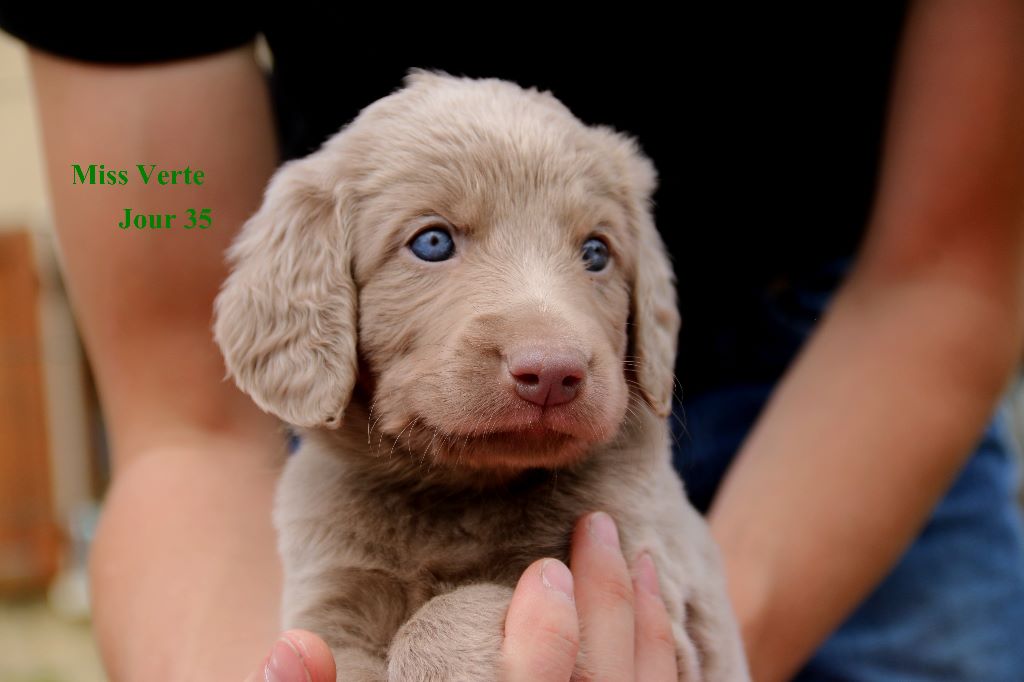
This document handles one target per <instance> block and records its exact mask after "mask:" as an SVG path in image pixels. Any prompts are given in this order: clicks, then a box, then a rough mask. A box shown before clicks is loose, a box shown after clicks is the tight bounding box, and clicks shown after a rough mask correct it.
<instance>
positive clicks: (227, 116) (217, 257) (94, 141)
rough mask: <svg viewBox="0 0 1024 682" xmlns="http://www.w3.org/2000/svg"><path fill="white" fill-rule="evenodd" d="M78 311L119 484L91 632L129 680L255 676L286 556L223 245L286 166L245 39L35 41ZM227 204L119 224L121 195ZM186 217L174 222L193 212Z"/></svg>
mask: <svg viewBox="0 0 1024 682" xmlns="http://www.w3.org/2000/svg"><path fill="white" fill-rule="evenodd" d="M30 65H31V68H32V75H33V80H34V84H35V89H36V98H37V103H38V108H39V115H40V119H41V122H42V131H43V140H44V146H45V152H46V159H47V165H48V171H49V178H50V189H51V195H52V199H53V205H54V218H55V222H56V225H57V233H58V237H59V244H60V252H61V260H62V265H63V269H64V273H65V278H66V282H67V286H68V289H69V293H70V296H71V299H72V302H73V304H74V307H75V313H76V316H77V320H78V323H79V327H80V329H81V332H82V335H83V339H84V342H85V345H86V349H87V351H88V354H89V358H90V361H91V363H92V367H93V371H94V373H95V376H96V381H97V385H98V388H99V393H100V397H101V401H102V406H103V410H104V417H105V422H106V424H107V427H108V435H109V439H110V444H111V451H112V456H113V470H114V476H113V483H112V485H111V488H110V490H109V492H108V494H107V497H106V500H105V503H104V511H103V517H102V520H101V523H100V527H99V529H98V534H97V538H96V542H95V544H94V546H93V548H92V556H91V561H90V563H91V566H90V568H91V581H92V597H93V617H94V628H95V632H96V636H97V639H98V641H99V645H100V650H101V654H102V656H103V660H104V662H105V665H106V667H107V670H108V672H109V674H110V677H111V679H112V680H114V681H115V682H117V681H120V680H129V681H131V680H147V681H149V680H153V681H162V680H189V681H202V680H207V679H208V680H218V681H220V680H229V679H242V678H243V676H244V675H245V673H246V672H248V670H249V668H250V667H251V666H252V665H253V662H254V661H257V660H259V658H260V656H261V655H263V653H264V651H265V650H267V649H269V647H270V644H271V642H272V641H273V639H274V636H275V633H276V628H277V619H278V613H277V611H278V591H279V584H280V575H279V573H280V569H279V566H278V562H277V558H276V554H275V551H274V539H273V531H272V528H271V524H270V507H271V496H272V491H273V483H274V480H275V479H276V467H277V466H278V465H279V464H280V461H281V458H282V455H283V443H282V439H281V437H280V435H279V434H278V433H277V427H276V421H275V420H273V419H272V418H270V417H268V416H267V415H264V414H263V413H261V412H260V411H259V410H258V409H257V408H256V407H255V406H253V404H252V402H251V400H249V398H248V397H246V396H244V395H243V394H241V393H240V392H239V391H238V390H237V389H235V387H234V386H233V384H231V383H230V382H225V381H223V380H222V379H223V376H224V369H223V365H222V362H221V359H220V354H219V352H218V350H217V348H216V346H215V345H214V343H213V340H212V336H211V333H210V321H211V320H210V317H211V311H212V303H213V297H214V295H215V294H216V292H217V288H218V286H219V284H220V282H221V281H222V279H223V277H224V275H225V270H224V264H223V250H224V249H225V248H226V247H227V245H228V244H229V243H230V241H231V238H232V237H233V235H234V234H235V232H236V230H237V228H238V227H239V226H240V225H241V223H242V221H243V220H244V219H245V218H246V217H248V215H249V214H250V213H251V212H252V211H254V210H255V208H256V207H257V206H258V205H259V201H260V196H261V192H262V190H263V187H264V185H265V184H266V181H267V178H268V177H269V176H270V174H271V172H272V170H273V168H274V166H275V164H276V154H275V151H274V134H273V129H272V127H271V118H270V107H269V102H268V97H267V93H266V90H265V85H264V80H263V76H262V73H261V72H260V70H259V69H258V67H257V65H256V63H255V60H254V59H253V57H252V54H251V50H250V49H245V48H243V49H238V50H233V51H231V52H227V53H223V54H220V55H214V56H210V57H203V58H199V59H191V60H187V61H180V62H174V63H168V64H164V65H146V66H100V65H92V64H86V63H82V62H75V61H70V60H66V59H62V58H58V57H53V56H49V55H47V54H44V53H40V52H36V51H33V52H31V58H30ZM73 163H78V164H84V165H88V164H90V163H96V164H100V163H103V164H104V165H105V166H106V167H107V168H110V169H122V168H123V169H129V170H130V171H132V173H134V169H135V164H139V163H147V164H148V163H157V164H159V165H160V166H161V167H167V168H184V167H185V166H190V167H191V168H192V169H203V170H204V171H205V175H206V178H205V181H204V184H203V185H202V186H194V185H193V186H190V187H182V186H178V187H153V186H151V185H150V186H146V185H143V184H142V183H141V182H140V181H139V179H138V177H137V175H133V176H132V177H131V179H130V182H129V183H128V184H126V185H116V186H112V187H111V186H99V185H92V186H90V185H87V186H82V185H72V182H71V179H72V178H71V174H72V170H71V164H73ZM126 207H132V208H133V209H138V210H144V211H146V212H153V213H157V212H163V211H165V210H166V211H168V212H172V213H177V214H179V216H181V215H182V213H183V211H184V209H186V208H188V207H193V208H196V209H200V208H202V207H209V208H211V209H212V216H213V227H212V228H210V229H207V230H203V231H199V230H195V229H194V230H192V231H190V232H186V231H184V230H183V229H182V228H181V227H179V228H178V229H172V230H170V231H160V232H158V231H140V232H136V231H134V230H131V231H123V230H120V229H118V227H117V225H116V221H117V220H118V219H119V218H120V217H122V216H123V215H124V209H125V208H126ZM182 224H183V223H179V226H180V225H182Z"/></svg>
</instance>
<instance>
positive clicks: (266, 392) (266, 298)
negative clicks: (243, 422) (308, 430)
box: [214, 148, 357, 427]
mask: <svg viewBox="0 0 1024 682" xmlns="http://www.w3.org/2000/svg"><path fill="white" fill-rule="evenodd" d="M337 174H338V171H337V164H336V163H332V158H331V157H330V156H328V154H327V151H326V148H325V150H321V151H320V152H317V153H316V154H313V155H312V156H310V157H307V158H305V159H302V160H299V161H292V162H290V163H287V164H285V165H284V166H282V167H281V169H280V170H278V171H277V173H276V174H275V175H274V177H273V178H272V179H271V182H270V185H269V186H268V188H267V191H266V194H265V195H264V199H263V205H262V206H261V207H260V209H259V211H258V212H257V213H256V215H254V216H253V217H252V218H250V219H249V221H248V222H246V224H245V225H244V226H243V228H242V231H241V233H240V235H239V236H238V238H237V239H236V241H235V242H234V244H233V245H232V246H231V248H230V249H229V250H228V261H229V263H230V264H231V265H232V266H233V269H232V272H231V274H230V275H229V276H228V278H227V280H226V281H225V283H224V285H223V287H222V288H221V291H220V294H219V295H218V296H217V300H216V302H215V305H214V312H215V318H216V319H215V322H214V338H215V339H216V341H217V344H218V345H219V346H220V349H221V353H222V354H223V355H224V360H225V364H226V365H227V370H228V375H229V376H231V377H232V378H233V379H234V380H235V383H237V384H238V386H239V388H241V389H242V390H243V391H245V392H246V393H248V394H249V395H250V396H251V397H252V399H253V400H254V401H255V402H256V404H257V405H259V406H260V407H261V408H263V409H264V410H266V411H267V412H271V413H272V414H275V415H277V416H278V417H280V418H281V419H283V420H284V421H286V422H289V423H291V424H295V425H297V426H308V427H315V426H328V427H336V426H338V425H339V424H340V422H341V414H342V412H343V411H344V409H345V406H346V405H347V404H348V401H349V397H350V395H351V392H352V387H353V385H354V384H355V380H356V372H357V366H356V302H357V298H356V290H355V284H354V282H353V281H352V277H351V274H350V273H351V269H350V266H349V248H348V244H347V241H348V239H347V233H348V224H347V223H348V222H349V221H348V219H347V218H348V215H349V213H350V210H349V207H348V204H349V203H350V201H349V199H348V198H347V196H346V193H345V191H344V188H343V187H342V183H341V182H340V181H339V180H338V179H337Z"/></svg>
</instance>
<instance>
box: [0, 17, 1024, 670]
mask: <svg viewBox="0 0 1024 682" xmlns="http://www.w3.org/2000/svg"><path fill="white" fill-rule="evenodd" d="M44 177H45V176H44V168H43V166H42V155H41V142H40V139H39V133H38V126H37V123H36V119H35V112H34V109H33V104H32V92H31V85H30V82H29V78H28V72H27V63H26V59H25V54H24V48H23V47H22V46H21V44H20V43H17V42H16V41H14V40H13V39H11V38H9V37H8V36H6V35H5V34H3V33H0V682H65V681H67V682H93V681H96V680H104V679H105V676H104V674H103V672H102V669H101V666H100V664H99V658H98V655H97V653H96V650H95V646H94V644H93V641H92V636H91V631H90V627H89V604H88V583H87V572H86V561H87V557H88V550H89V543H90V540H91V538H92V535H93V530H94V528H95V524H96V519H97V517H98V514H99V508H100V504H101V501H102V499H103V493H104V490H105V488H106V485H107V482H108V480H109V467H108V464H107V453H106V447H105V441H104V433H103V420H102V416H101V414H100V409H99V405H98V401H97V398H96V395H95V390H94V386H93V384H92V380H91V376H90V372H89V367H88V364H87V362H86V359H85V357H84V354H83V351H82V347H81V344H80V341H79V339H78V336H77V333H76V330H75V324H74V318H73V315H72V312H71V310H70V307H69V304H68V299H67V296H66V292H65V290H64V287H63V283H62V280H61V276H60V269H59V265H58V255H57V249H56V243H55V239H54V233H53V229H52V228H53V225H52V218H51V214H50V211H49V208H48V206H47V196H46V188H45V180H44ZM1010 390H1011V391H1012V392H1013V394H1014V397H1015V405H1016V410H1015V417H1016V431H1017V436H1018V442H1020V441H1021V437H1022V435H1024V418H1022V415H1024V398H1022V395H1024V394H1022V392H1021V391H1020V389H1019V387H1011V388H1010Z"/></svg>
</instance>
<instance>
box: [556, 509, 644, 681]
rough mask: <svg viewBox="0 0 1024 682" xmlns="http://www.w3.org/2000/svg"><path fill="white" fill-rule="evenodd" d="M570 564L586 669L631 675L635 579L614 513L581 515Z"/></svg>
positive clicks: (606, 676)
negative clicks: (625, 553)
mask: <svg viewBox="0 0 1024 682" xmlns="http://www.w3.org/2000/svg"><path fill="white" fill-rule="evenodd" d="M569 565H570V566H572V573H573V576H574V578H575V580H576V611H577V613H579V619H580V631H581V632H582V636H583V652H584V656H585V662H586V667H587V672H588V673H590V674H591V675H594V676H596V677H599V678H600V679H608V680H622V681H629V680H632V679H634V675H633V639H634V625H633V618H634V616H633V581H632V579H631V578H630V575H629V569H628V568H627V566H626V560H625V558H624V557H623V556H622V550H621V549H620V547H619V533H618V530H617V529H616V527H615V522H614V521H612V517H610V516H608V514H605V513H604V512H597V513H595V514H590V515H588V516H585V517H583V518H582V519H580V522H579V523H577V524H576V530H575V532H574V533H573V540H572V555H571V559H570V564H569Z"/></svg>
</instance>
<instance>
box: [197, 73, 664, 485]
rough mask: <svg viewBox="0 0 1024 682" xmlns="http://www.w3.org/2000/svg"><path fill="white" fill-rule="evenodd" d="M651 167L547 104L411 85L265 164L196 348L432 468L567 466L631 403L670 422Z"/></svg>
mask: <svg viewBox="0 0 1024 682" xmlns="http://www.w3.org/2000/svg"><path fill="white" fill-rule="evenodd" d="M654 186H655V172H654V168H653V166H652V165H651V163H650V161H648V160H647V159H646V158H645V157H644V156H643V155H642V154H641V153H640V152H639V151H638V149H637V147H636V144H635V142H634V141H633V140H632V139H631V138H628V137H625V136H623V135H620V134H618V133H616V132H614V131H613V130H611V129H610V128H605V127H587V126H585V125H583V124H582V123H581V122H579V121H578V120H577V119H576V118H575V117H573V116H572V114H571V113H570V112H569V111H568V109H566V108H565V107H564V106H563V105H562V104H561V103H559V102H558V101H557V100H556V99H555V98H554V97H552V96H551V95H549V94H548V93H538V92H536V91H535V90H523V89H522V88H520V87H519V86H517V85H515V84H512V83H508V82H504V81H499V80H494V79H488V80H470V79H466V78H454V77H451V76H448V75H446V74H438V73H431V72H425V71H421V70H413V71H412V72H410V75H409V76H407V78H406V87H405V88H403V89H401V90H399V91H397V92H395V93H394V94H392V95H390V96H388V97H386V98H384V99H381V100H379V101H377V102H375V103H374V104H372V105H370V106H369V107H367V108H366V109H364V110H363V111H362V112H361V113H360V115H359V116H358V117H357V118H356V119H355V121H353V122H352V123H351V124H350V125H349V126H347V127H346V128H345V129H343V130H342V131H341V132H340V133H339V134H337V135H336V136H335V137H334V138H332V139H331V140H330V141H328V142H327V143H326V144H325V145H324V147H323V148H322V149H321V150H320V151H319V152H317V153H316V154H313V155H312V156H310V157H307V158H306V159H303V160H300V161H295V162H291V163H289V164H286V165H285V166H284V167H282V168H281V169H280V170H279V171H278V173H277V174H276V175H275V177H274V179H273V180H272V181H271V183H270V186H269V188H268V190H267V193H266V197H265V199H264V203H263V206H262V207H261V208H260V210H259V212H258V213H257V214H256V215H255V216H254V217H253V218H252V219H250V220H249V222H248V223H246V225H245V227H244V228H243V230H242V233H241V235H240V236H239V238H238V240H237V241H236V242H235V244H234V245H233V246H232V248H231V250H230V251H229V260H230V262H231V263H232V265H233V271H232V273H231V275H230V276H229V278H228V279H227V281H226V282H225V285H224V287H223V289H222V291H221V293H220V295H219V296H218V298H217V301H216V322H215V326H214V333H215V338H216V340H217V342H218V344H219V345H220V347H221V350H222V352H223V354H224V357H225V360H226V364H227V368H228V371H229V373H230V375H231V376H232V377H233V378H234V379H235V381H236V382H237V383H238V385H239V386H240V387H241V388H242V389H243V390H244V391H246V392H247V393H249V394H250V395H251V396H252V397H253V399H254V400H255V401H256V403H257V404H258V405H259V406H260V407H262V408H263V409H265V410H267V411H269V412H272V413H274V414H276V415H277V416H279V417H281V418H282V419H284V420H285V421H287V422H290V423H292V424H296V425H300V426H306V427H335V426H337V425H338V424H339V423H340V420H341V416H342V413H343V411H344V409H345V406H346V405H347V403H348V401H349V398H350V395H351V392H352V390H353V387H354V385H355V382H356V378H357V372H358V369H357V368H358V366H359V363H358V361H357V359H358V358H361V359H362V360H363V362H364V363H365V366H366V367H367V368H368V370H369V374H370V376H371V381H372V385H373V388H372V391H373V396H372V399H371V400H372V410H371V415H370V419H371V423H372V425H373V428H374V429H376V430H378V431H379V432H380V433H381V434H382V435H386V436H389V437H390V438H391V439H395V438H397V439H398V440H399V442H400V444H401V445H403V446H407V447H408V448H409V449H410V450H412V451H413V452H416V453H419V454H425V455H427V456H429V457H430V459H431V460H432V461H436V462H442V463H449V464H452V465H458V466H465V467H470V468H482V469H488V468H504V469H519V468H526V467H535V466H559V465H563V464H567V463H569V462H571V461H573V460H574V459H575V458H577V457H578V456H579V455H580V454H581V453H583V452H585V451H586V449H587V448H588V447H589V446H590V445H593V444H595V443H599V442H603V441H606V440H608V439H610V438H611V437H612V436H613V435H614V434H615V433H616V432H617V430H618V428H619V426H620V424H621V423H622V421H623V419H624V416H625V414H626V410H627V405H628V402H629V397H630V395H631V393H634V392H635V393H636V394H637V395H638V396H639V397H641V398H642V399H643V401H645V402H646V404H647V405H649V406H650V407H651V408H652V409H653V410H654V411H655V412H657V413H658V414H659V415H662V416H664V415H667V414H668V412H669V410H670V409H671V397H672V382H673V376H672V367H673V364H674V355H675V342H676V333H677V331H678V326H679V319H678V313H677V312H676V305H675V291H674V288H673V283H672V271H671V266H670V265H669V262H668V260H667V257H666V256H665V253H664V249H663V246H662V244H661V240H660V238H659V236H658V233H657V231H656V230H655V227H654V224H653V221H652V219H651V214H650V207H649V202H650V195H651V193H652V192H653V190H654Z"/></svg>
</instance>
